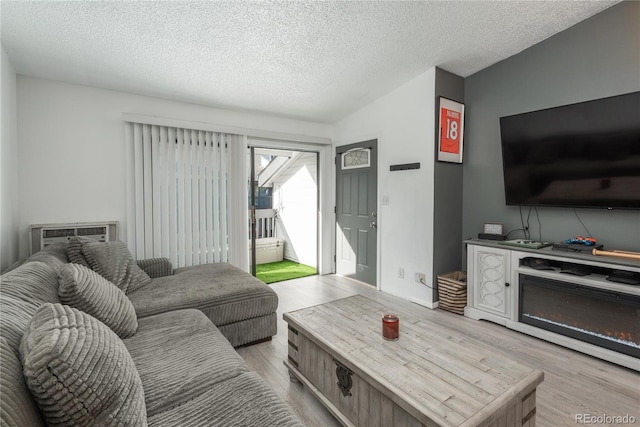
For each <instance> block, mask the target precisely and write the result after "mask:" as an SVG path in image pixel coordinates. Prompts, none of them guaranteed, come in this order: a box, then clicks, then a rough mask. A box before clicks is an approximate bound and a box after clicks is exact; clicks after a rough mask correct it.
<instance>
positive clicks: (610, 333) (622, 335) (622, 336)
mask: <svg viewBox="0 0 640 427" xmlns="http://www.w3.org/2000/svg"><path fill="white" fill-rule="evenodd" d="M532 315H533V316H536V317H539V318H542V319H549V320H552V321H554V322H556V323H560V324H563V325H567V326H572V327H574V328H578V329H582V330H585V331H590V332H593V333H596V334H598V335H600V336H602V337H604V338H608V339H610V340H611V339H615V340H618V341H625V342H628V343H635V344H636V345H640V338H639V337H638V336H637V333H638V331H616V330H609V329H603V328H599V327H597V326H594V325H592V324H590V323H588V322H580V321H578V320H575V319H567V318H566V317H565V316H563V315H562V314H561V313H545V312H542V310H538V311H536V312H535V313H532Z"/></svg>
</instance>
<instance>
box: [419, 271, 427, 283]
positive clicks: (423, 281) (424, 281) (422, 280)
mask: <svg viewBox="0 0 640 427" xmlns="http://www.w3.org/2000/svg"><path fill="white" fill-rule="evenodd" d="M416 283H420V284H422V285H426V284H427V279H426V276H425V274H424V273H416Z"/></svg>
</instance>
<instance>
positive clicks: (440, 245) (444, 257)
mask: <svg viewBox="0 0 640 427" xmlns="http://www.w3.org/2000/svg"><path fill="white" fill-rule="evenodd" d="M441 96H442V97H445V98H448V99H451V100H453V101H457V102H461V103H463V104H464V99H465V98H464V79H463V78H462V77H460V76H457V75H455V74H452V73H450V72H448V71H445V70H442V69H440V68H436V78H435V103H436V112H435V124H436V125H435V128H436V129H435V144H434V145H435V159H436V160H435V161H434V167H433V173H434V194H433V204H434V205H433V206H434V212H433V219H434V220H433V225H434V227H433V246H434V247H433V284H434V292H433V298H434V301H435V300H437V295H438V292H437V283H438V280H437V276H438V275H439V274H444V273H449V272H452V271H457V270H462V261H461V259H460V253H461V251H462V240H463V235H462V228H461V227H460V224H462V181H463V179H462V177H463V165H462V164H459V163H448V162H439V161H438V160H437V158H438V136H439V125H438V123H439V120H440V116H439V112H440V103H439V99H440V97H441ZM463 144H464V139H463ZM465 156H466V152H465V150H464V148H463V152H462V161H463V163H464V161H465Z"/></svg>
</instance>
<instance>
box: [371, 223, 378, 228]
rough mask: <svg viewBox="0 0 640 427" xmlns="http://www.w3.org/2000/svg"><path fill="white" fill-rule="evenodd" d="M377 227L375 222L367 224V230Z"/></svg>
mask: <svg viewBox="0 0 640 427" xmlns="http://www.w3.org/2000/svg"><path fill="white" fill-rule="evenodd" d="M377 227H378V225H377V224H376V222H375V221H371V222H370V223H369V228H377Z"/></svg>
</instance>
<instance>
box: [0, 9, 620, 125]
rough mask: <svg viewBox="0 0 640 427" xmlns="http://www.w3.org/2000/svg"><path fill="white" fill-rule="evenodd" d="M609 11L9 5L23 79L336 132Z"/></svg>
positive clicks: (6, 29)
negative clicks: (265, 116) (264, 115)
mask: <svg viewBox="0 0 640 427" xmlns="http://www.w3.org/2000/svg"><path fill="white" fill-rule="evenodd" d="M613 4H615V2H611V1H586V2H582V1H571V2H570V1H563V2H549V1H545V2H538V1H525V2H514V1H498V2H485V1H468V2H445V1H433V2H432V1H423V2H399V1H394V2H346V1H325V2H309V1H292V2H272V1H261V2H244V1H236V2H200V1H197V2H196V1H189V2H166V1H165V2H156V1H140V2H131V1H124V2H102V1H98V2H95V1H71V2H60V1H45V2H26V1H24V2H23V1H18V2H12V1H2V2H1V3H0V8H1V9H0V14H1V16H2V44H3V46H4V48H5V51H6V52H7V54H8V56H9V58H10V60H11V62H12V64H13V66H14V68H15V69H16V72H17V73H19V74H24V75H29V76H35V77H42V78H48V79H54V80H60V81H66V82H71V83H77V84H83V85H90V86H96V87H101V88H107V89H115V90H121V91H125V92H131V93H137V94H143V95H149V96H157V97H162V98H170V99H176V100H181V101H187V102H193V103H197V104H203V105H209V106H214V107H222V108H228V109H235V110H244V111H262V112H268V113H271V114H276V115H281V116H287V117H294V118H299V119H306V120H311V121H317V122H325V123H332V122H335V121H336V120H339V119H341V118H343V117H345V116H346V115H348V114H349V113H352V112H353V111H356V110H357V109H359V108H361V107H362V106H364V105H366V104H367V103H369V102H370V101H372V100H374V99H376V98H378V97H380V96H381V95H384V94H385V93H387V92H389V91H391V90H393V89H394V88H396V87H398V86H400V85H401V84H403V83H404V82H406V81H408V80H410V79H412V78H413V77H415V76H417V75H419V74H421V73H423V72H424V71H426V70H427V69H429V68H431V67H433V66H439V67H441V68H443V69H445V70H448V71H451V72H453V73H455V74H458V75H460V76H463V77H466V76H469V75H471V74H473V73H475V72H477V71H479V70H481V69H483V68H485V67H487V66H489V65H492V64H494V63H496V62H498V61H500V60H502V59H505V58H507V57H509V56H511V55H514V54H516V53H518V52H520V51H521V50H523V49H526V48H527V47H529V46H532V45H534V44H536V43H538V42H540V41H541V40H544V39H546V38H548V37H549V36H551V35H553V34H555V33H557V32H559V31H562V30H564V29H566V28H568V27H570V26H572V25H574V24H576V23H578V22H579V21H582V20H584V19H586V18H587V17H589V16H592V15H594V14H596V13H598V12H600V11H601V10H603V9H605V8H607V7H609V6H611V5H613Z"/></svg>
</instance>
